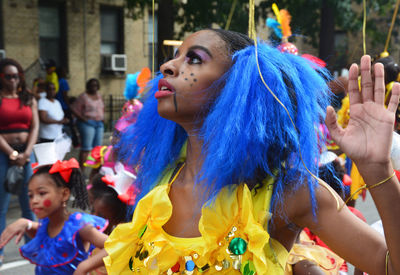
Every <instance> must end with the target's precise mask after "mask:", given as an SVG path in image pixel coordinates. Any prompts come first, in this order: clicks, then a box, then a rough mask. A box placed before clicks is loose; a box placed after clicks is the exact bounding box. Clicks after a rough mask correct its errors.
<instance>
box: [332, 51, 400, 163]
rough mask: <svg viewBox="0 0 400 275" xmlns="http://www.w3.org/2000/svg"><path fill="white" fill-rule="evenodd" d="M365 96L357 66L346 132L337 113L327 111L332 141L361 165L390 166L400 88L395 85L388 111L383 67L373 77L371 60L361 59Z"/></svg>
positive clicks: (351, 74) (352, 73)
mask: <svg viewBox="0 0 400 275" xmlns="http://www.w3.org/2000/svg"><path fill="white" fill-rule="evenodd" d="M360 68H361V92H360V91H359V83H358V75H359V67H358V66H357V64H353V65H351V67H350V72H349V86H348V91H349V99H350V121H349V124H348V126H347V128H346V129H343V128H341V127H340V126H339V124H338V123H337V121H336V114H335V111H334V110H333V108H332V107H331V106H329V107H328V109H327V115H326V119H325V123H326V125H327V127H328V129H329V132H330V134H331V136H332V138H333V139H334V140H335V141H336V143H337V144H338V145H339V146H340V148H341V149H342V150H343V151H344V152H345V153H346V154H347V155H348V156H349V157H350V158H351V159H352V160H353V161H355V163H356V164H357V166H358V167H360V166H363V167H365V168H367V167H368V165H387V164H389V163H390V148H391V144H392V132H393V128H394V122H395V113H396V110H397V105H398V103H399V94H400V85H399V84H398V83H396V84H395V85H393V89H392V95H391V98H390V102H389V105H388V107H387V108H386V107H385V105H384V101H385V77H384V68H383V65H382V64H380V63H378V64H375V66H374V73H373V74H372V73H371V58H370V56H368V55H365V56H363V57H362V58H361V65H360Z"/></svg>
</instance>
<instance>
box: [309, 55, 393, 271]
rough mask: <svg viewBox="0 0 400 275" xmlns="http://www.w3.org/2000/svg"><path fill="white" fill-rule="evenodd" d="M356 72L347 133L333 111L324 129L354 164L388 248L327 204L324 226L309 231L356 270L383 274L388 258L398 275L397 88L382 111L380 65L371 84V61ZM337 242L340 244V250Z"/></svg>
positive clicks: (353, 71) (353, 70) (365, 58)
mask: <svg viewBox="0 0 400 275" xmlns="http://www.w3.org/2000/svg"><path fill="white" fill-rule="evenodd" d="M360 68H361V92H360V91H359V84H358V75H359V68H358V66H357V65H356V64H353V65H352V66H351V67H350V72H349V86H348V90H349V99H350V121H349V124H348V126H347V128H346V129H342V128H341V127H340V126H339V125H338V123H337V121H336V115H335V112H334V110H333V108H332V107H329V108H328V110H327V116H326V125H327V127H328V129H329V132H330V134H331V136H332V138H333V139H334V140H335V141H336V143H337V144H338V145H339V146H340V148H341V149H342V150H343V151H344V152H345V153H346V154H347V156H349V157H350V158H351V159H352V160H353V161H354V162H355V164H356V166H357V168H358V170H359V171H360V173H361V175H362V177H363V178H364V181H365V183H366V186H367V189H368V190H369V191H370V193H371V195H372V198H373V200H374V202H375V205H376V207H377V209H378V212H379V215H380V216H381V219H382V223H383V227H384V231H385V238H386V242H385V240H383V238H382V237H380V236H379V235H378V234H375V232H373V231H372V229H370V228H369V227H368V226H367V225H365V224H364V223H362V222H361V221H359V220H358V219H355V220H354V219H352V216H351V215H350V213H348V212H349V211H347V210H345V209H343V210H342V211H340V212H338V213H336V212H337V210H336V212H335V208H332V207H331V206H329V205H330V204H329V203H327V202H325V201H327V200H326V199H325V200H324V199H323V200H321V206H322V207H321V212H325V213H324V214H322V213H319V214H318V219H321V222H322V223H320V222H318V225H315V226H314V228H310V229H312V230H314V231H315V232H314V233H316V234H317V235H318V234H319V235H320V236H321V238H322V239H323V240H324V239H325V240H327V244H328V245H330V246H332V248H333V249H334V250H335V247H336V251H337V252H338V254H339V255H344V256H345V257H344V258H346V259H349V261H350V262H353V263H355V264H356V265H358V266H359V268H360V269H362V270H364V271H366V272H368V273H371V274H385V265H386V258H387V259H388V270H389V273H388V274H400V230H399V228H400V219H399V215H400V185H399V182H398V180H397V178H396V177H395V176H393V175H394V174H393V173H394V170H393V167H392V164H391V160H390V148H391V144H392V135H393V127H394V122H395V113H396V110H397V106H398V103H399V95H400V85H399V84H398V83H396V84H395V85H394V86H393V89H392V96H391V98H390V102H389V105H388V107H387V108H385V106H384V97H385V83H384V68H383V65H382V64H379V63H378V64H375V66H374V81H373V80H372V74H371V58H370V57H369V56H363V57H362V58H361V66H360ZM324 205H328V206H324ZM318 212H320V211H319V210H318ZM323 215H324V216H323ZM329 219H335V222H337V223H338V225H339V226H336V227H335V226H334V225H333V222H332V221H329ZM319 226H321V227H319ZM330 227H332V228H330ZM334 229H335V230H334ZM341 231H342V232H341ZM335 234H337V235H338V236H336V237H335V236H334V235H335ZM335 239H336V240H341V241H342V242H339V244H338V243H336V241H335ZM354 244H357V245H354ZM342 246H343V247H342ZM347 250H348V251H349V252H346V251H347ZM353 252H357V253H354V254H356V255H350V254H352V253H353ZM387 253H388V254H387ZM357 257H359V259H356V258H357ZM350 259H351V260H350ZM371 262H372V263H375V265H373V264H371Z"/></svg>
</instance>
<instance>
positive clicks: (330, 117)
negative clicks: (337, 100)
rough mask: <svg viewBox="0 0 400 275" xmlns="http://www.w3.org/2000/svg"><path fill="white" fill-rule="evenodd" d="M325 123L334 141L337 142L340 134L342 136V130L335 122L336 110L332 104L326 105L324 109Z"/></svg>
mask: <svg viewBox="0 0 400 275" xmlns="http://www.w3.org/2000/svg"><path fill="white" fill-rule="evenodd" d="M325 124H326V127H328V130H329V134H330V135H331V137H332V138H333V139H334V140H335V141H336V143H338V144H339V143H340V140H341V136H343V132H344V130H343V128H342V127H340V125H339V123H338V122H337V119H336V112H335V110H334V109H333V107H332V106H328V108H327V109H326V118H325Z"/></svg>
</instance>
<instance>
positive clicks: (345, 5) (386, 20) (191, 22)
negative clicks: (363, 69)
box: [125, 0, 400, 53]
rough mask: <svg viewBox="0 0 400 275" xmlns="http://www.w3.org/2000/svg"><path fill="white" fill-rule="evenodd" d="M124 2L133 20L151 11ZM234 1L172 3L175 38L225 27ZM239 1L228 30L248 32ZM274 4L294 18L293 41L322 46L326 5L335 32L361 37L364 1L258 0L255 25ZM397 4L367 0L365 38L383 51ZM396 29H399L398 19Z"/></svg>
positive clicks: (134, 0)
mask: <svg viewBox="0 0 400 275" xmlns="http://www.w3.org/2000/svg"><path fill="white" fill-rule="evenodd" d="M125 1H126V4H127V7H128V8H129V10H130V14H131V16H132V18H134V19H137V18H139V17H140V16H142V15H143V11H144V10H145V8H146V6H147V7H150V8H151V3H152V1H150V0H125ZM158 1H162V0H156V2H158ZM234 1H235V0H173V5H172V7H171V9H172V10H173V11H174V17H175V18H174V21H175V23H177V25H178V26H180V27H179V28H177V30H174V29H173V28H174V26H170V27H171V29H172V30H173V33H174V38H175V39H182V38H183V36H184V34H185V33H188V32H193V31H196V30H199V29H203V28H208V27H215V26H219V27H221V28H224V27H225V26H226V23H227V20H228V16H229V12H230V10H231V7H232V4H233V3H234ZM236 1H237V4H236V8H235V10H234V14H233V18H232V21H231V23H230V27H229V29H230V30H234V31H238V32H243V33H247V28H248V27H247V26H248V0H236ZM274 2H276V3H277V5H278V6H279V8H281V9H283V8H284V9H287V10H288V11H289V12H290V14H291V15H292V22H291V27H292V32H293V38H292V39H296V38H298V37H302V38H304V40H305V41H306V42H308V43H309V44H311V45H313V46H314V47H315V48H318V47H319V46H320V41H319V39H320V38H321V35H320V33H321V32H323V31H325V30H324V29H323V27H322V28H321V14H323V13H322V12H321V9H322V7H323V4H325V7H328V8H329V9H331V10H330V11H331V12H332V13H333V16H334V19H333V20H334V25H335V28H334V29H335V31H342V32H343V33H346V34H350V35H353V36H354V35H356V34H360V33H361V31H362V24H363V6H362V4H363V0H353V1H352V0H280V1H273V0H263V1H259V4H258V5H257V6H256V9H255V11H256V14H255V16H256V20H257V21H256V22H258V20H260V19H262V20H263V21H265V19H266V18H267V17H268V16H274V15H273V13H272V10H271V6H272V3H274ZM395 3H396V0H366V4H367V5H366V11H367V28H366V36H367V38H368V40H369V41H370V42H371V43H372V47H373V48H376V49H379V50H381V51H382V50H383V48H384V44H385V41H386V36H387V33H388V31H389V26H390V21H391V18H392V14H393V10H394V7H395ZM158 12H159V13H162V12H163V11H162V10H160V11H158ZM398 17H400V15H399V16H398ZM398 17H397V18H398ZM160 23H161V22H159V24H160ZM397 26H399V24H398V20H397ZM164 28H165V26H164ZM398 32H399V30H398V27H397V28H396V25H395V28H394V29H393V34H392V37H396V36H397V34H398ZM332 35H334V33H333V34H332ZM322 37H323V36H322ZM392 40H393V39H392ZM395 42H397V41H395ZM322 46H324V45H322ZM320 53H321V51H320Z"/></svg>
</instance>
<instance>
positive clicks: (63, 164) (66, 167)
mask: <svg viewBox="0 0 400 275" xmlns="http://www.w3.org/2000/svg"><path fill="white" fill-rule="evenodd" d="M73 168H79V163H78V161H77V160H76V159H74V158H72V159H70V160H64V161H59V160H57V162H56V163H54V164H53V166H52V167H51V169H50V171H49V173H50V174H54V173H60V175H61V177H62V178H63V179H64V180H65V181H66V182H69V179H70V177H71V173H72V169H73Z"/></svg>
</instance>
